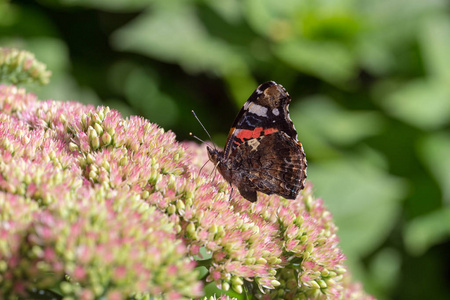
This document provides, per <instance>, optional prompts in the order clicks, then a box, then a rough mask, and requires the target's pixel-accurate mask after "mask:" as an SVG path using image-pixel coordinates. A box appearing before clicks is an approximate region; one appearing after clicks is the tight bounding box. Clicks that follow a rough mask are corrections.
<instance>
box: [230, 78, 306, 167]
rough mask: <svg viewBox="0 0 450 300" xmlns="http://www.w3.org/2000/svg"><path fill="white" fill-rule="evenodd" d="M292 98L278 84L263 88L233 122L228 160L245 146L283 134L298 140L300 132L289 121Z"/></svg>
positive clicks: (264, 85) (246, 103)
mask: <svg viewBox="0 0 450 300" xmlns="http://www.w3.org/2000/svg"><path fill="white" fill-rule="evenodd" d="M290 102H291V97H290V96H289V94H288V92H287V91H286V90H285V89H284V88H283V86H282V85H280V84H277V83H275V82H274V81H268V82H266V83H263V84H261V85H260V86H258V88H257V89H256V90H255V91H254V92H253V94H252V95H251V96H250V97H249V98H248V100H247V102H245V104H244V106H243V107H242V109H241V110H240V112H239V114H238V115H237V116H236V119H235V120H234V122H233V125H232V127H231V129H230V132H229V134H228V138H227V142H226V145H225V149H224V158H225V159H227V158H228V157H229V156H230V155H231V154H233V153H234V152H235V150H236V148H237V147H238V146H239V145H241V144H242V143H244V142H246V141H248V140H250V139H253V138H258V137H259V136H261V135H267V134H270V133H271V132H276V131H282V132H285V133H286V134H287V135H288V136H289V137H291V138H292V139H294V140H297V131H296V130H295V127H294V123H292V120H291V119H290V117H289V103H290Z"/></svg>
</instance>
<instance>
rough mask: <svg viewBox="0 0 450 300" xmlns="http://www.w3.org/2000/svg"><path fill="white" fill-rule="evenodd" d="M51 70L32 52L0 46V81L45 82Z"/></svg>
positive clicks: (17, 82)
mask: <svg viewBox="0 0 450 300" xmlns="http://www.w3.org/2000/svg"><path fill="white" fill-rule="evenodd" d="M50 76H51V72H50V71H48V70H47V67H46V66H45V65H44V64H43V63H41V62H38V61H37V60H36V58H35V57H34V54H32V53H30V52H28V51H25V50H17V49H13V48H1V47H0V82H9V83H12V84H23V83H31V82H38V83H39V84H47V83H48V82H49V79H50Z"/></svg>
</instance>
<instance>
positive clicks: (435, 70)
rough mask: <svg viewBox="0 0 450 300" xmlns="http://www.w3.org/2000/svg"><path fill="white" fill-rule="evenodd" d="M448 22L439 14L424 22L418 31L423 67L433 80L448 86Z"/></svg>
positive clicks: (449, 44)
mask: <svg viewBox="0 0 450 300" xmlns="http://www.w3.org/2000/svg"><path fill="white" fill-rule="evenodd" d="M449 36H450V20H449V18H448V15H447V14H444V13H441V14H439V15H435V16H434V17H433V18H429V19H427V20H426V22H424V24H423V26H422V27H421V31H420V35H419V38H420V40H419V41H420V46H421V48H422V53H423V59H424V64H425V67H426V69H427V71H428V73H429V75H431V76H432V77H433V78H436V79H438V80H440V81H442V82H443V83H446V84H447V86H448V85H449V84H450V55H449V53H450V39H449V38H448V37H449Z"/></svg>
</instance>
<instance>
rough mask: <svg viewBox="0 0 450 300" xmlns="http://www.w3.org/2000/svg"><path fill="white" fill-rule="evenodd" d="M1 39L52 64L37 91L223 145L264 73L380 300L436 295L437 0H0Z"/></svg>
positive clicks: (442, 39) (444, 144)
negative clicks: (286, 105) (287, 107)
mask: <svg viewBox="0 0 450 300" xmlns="http://www.w3.org/2000/svg"><path fill="white" fill-rule="evenodd" d="M0 46H2V47H17V48H20V49H25V50H27V51H30V52H32V53H34V54H35V55H36V58H37V59H38V60H40V61H42V62H44V63H45V64H46V65H47V67H48V69H49V70H51V72H52V79H51V82H50V84H49V85H47V86H45V87H40V86H39V87H30V88H32V89H34V92H36V93H37V94H38V95H39V97H40V98H41V99H48V98H53V99H64V100H72V99H74V100H77V101H82V102H88V103H92V104H101V103H103V104H106V105H109V106H111V107H113V108H117V109H120V110H121V111H122V113H123V114H125V115H128V114H139V115H143V116H144V117H146V118H148V119H150V120H151V121H154V122H157V123H159V124H160V125H161V126H163V127H165V128H166V129H172V130H173V131H175V132H176V133H177V135H178V137H179V140H183V139H188V138H189V137H188V132H190V131H192V132H194V133H195V134H196V135H200V136H205V135H204V134H203V132H202V130H201V128H200V126H199V125H198V123H197V122H196V121H195V120H194V119H193V117H192V116H191V113H190V111H191V109H195V110H196V112H197V114H198V115H199V116H200V119H201V120H202V121H203V122H204V123H205V125H206V127H207V128H208V130H210V132H211V133H212V135H213V138H214V140H215V141H216V142H217V143H218V144H219V145H223V143H224V142H225V138H226V133H227V131H228V129H229V126H230V125H231V123H232V121H233V118H234V116H235V114H236V113H237V111H238V109H239V108H240V106H241V105H242V104H243V103H244V102H245V101H246V99H247V97H248V96H249V95H250V94H251V92H252V91H253V90H254V89H255V88H256V86H257V85H258V84H259V83H262V82H264V81H267V80H275V81H276V82H277V83H280V84H283V85H284V86H285V88H286V89H287V90H288V91H289V92H290V94H291V96H292V97H293V101H292V104H291V117H292V119H293V121H294V123H295V124H296V127H297V129H298V131H299V137H300V139H301V141H302V143H303V144H304V147H305V151H306V154H307V157H308V160H309V170H308V175H309V179H310V180H311V181H312V182H313V184H314V186H315V188H316V194H317V195H320V196H322V197H323V198H324V199H325V202H326V203H327V205H328V206H329V207H330V209H331V211H332V212H333V213H334V217H335V219H336V222H337V224H338V225H339V227H340V237H341V240H342V247H343V249H344V251H345V253H346V254H347V255H348V260H349V264H350V266H351V269H352V271H353V272H354V273H355V275H356V277H357V278H359V279H360V280H362V281H363V282H364V284H365V288H366V290H367V291H368V292H370V293H373V294H375V295H376V296H377V297H378V298H380V299H389V298H395V299H423V298H426V299H448V298H450V287H449V285H448V282H449V280H450V273H449V271H448V270H449V269H450V261H449V256H448V253H449V251H450V239H449V236H450V208H449V207H450V188H449V187H450V175H449V174H450V155H449V153H450V133H449V126H450V124H449V123H450V122H449V121H450V55H449V54H450V5H449V3H448V2H447V1H445V0H430V1H420V0H360V1H356V0H336V1H326V0H314V1H313V0H296V1H294V0H283V1H280V0H242V1H239V0H226V1H214V0H172V1H167V0H153V1H149V0H145V1H144V0H134V1H129V0H114V1H112V0H109V1H105V0H89V1H86V0H71V1H67V0H59V1H58V0H41V1H11V2H10V1H6V0H0Z"/></svg>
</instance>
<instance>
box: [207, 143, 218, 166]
mask: <svg viewBox="0 0 450 300" xmlns="http://www.w3.org/2000/svg"><path fill="white" fill-rule="evenodd" d="M206 149H207V150H208V157H209V160H210V161H212V163H213V164H215V165H216V164H217V163H218V162H219V163H220V162H221V160H222V159H221V157H222V156H221V155H220V152H219V151H218V150H217V149H216V148H211V147H206Z"/></svg>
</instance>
